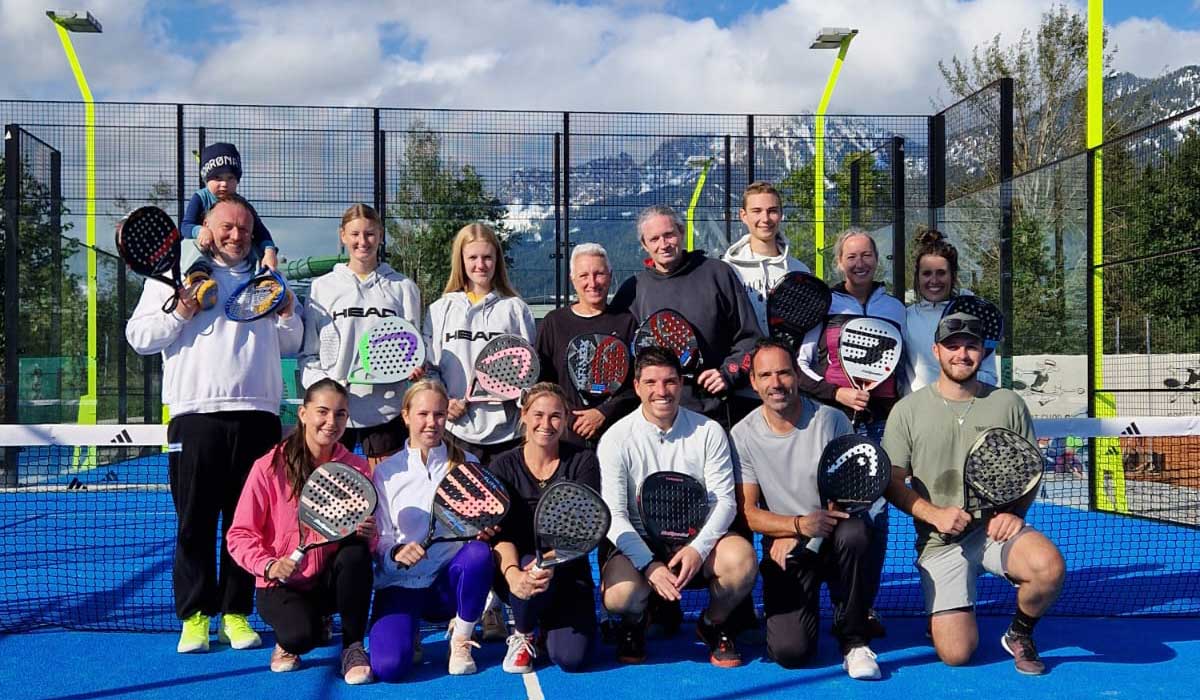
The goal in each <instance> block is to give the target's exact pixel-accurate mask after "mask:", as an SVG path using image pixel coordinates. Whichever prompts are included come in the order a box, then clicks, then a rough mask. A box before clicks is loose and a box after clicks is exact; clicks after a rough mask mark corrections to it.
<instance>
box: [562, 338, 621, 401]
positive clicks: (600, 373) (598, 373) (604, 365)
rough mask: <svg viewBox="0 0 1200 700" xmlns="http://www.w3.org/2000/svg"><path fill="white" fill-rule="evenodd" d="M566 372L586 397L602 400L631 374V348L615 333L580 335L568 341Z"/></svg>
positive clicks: (611, 393) (618, 387) (616, 389)
mask: <svg viewBox="0 0 1200 700" xmlns="http://www.w3.org/2000/svg"><path fill="white" fill-rule="evenodd" d="M567 375H568V376H570V377H571V384H572V385H574V387H575V390H576V391H578V392H579V395H580V396H582V397H583V398H584V400H585V401H587V402H588V403H589V404H591V403H599V402H601V401H603V400H604V399H606V398H608V397H610V396H612V395H613V394H615V393H617V391H618V390H619V389H620V388H621V385H622V384H624V383H625V378H626V377H628V376H629V348H628V346H626V345H625V343H623V342H621V339H620V338H618V337H617V336H615V335H603V334H600V333H591V334H584V335H577V336H575V337H574V338H571V341H570V342H569V343H567Z"/></svg>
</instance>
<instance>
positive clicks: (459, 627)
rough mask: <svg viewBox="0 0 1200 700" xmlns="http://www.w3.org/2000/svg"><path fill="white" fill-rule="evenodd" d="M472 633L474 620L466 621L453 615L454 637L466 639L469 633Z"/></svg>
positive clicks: (469, 636)
mask: <svg viewBox="0 0 1200 700" xmlns="http://www.w3.org/2000/svg"><path fill="white" fill-rule="evenodd" d="M474 633H475V621H474V620H472V621H471V622H467V621H466V620H464V619H462V618H461V617H459V616H457V615H455V616H454V636H455V637H458V638H459V639H462V638H464V637H465V638H467V639H470V638H471V635H472V634H474Z"/></svg>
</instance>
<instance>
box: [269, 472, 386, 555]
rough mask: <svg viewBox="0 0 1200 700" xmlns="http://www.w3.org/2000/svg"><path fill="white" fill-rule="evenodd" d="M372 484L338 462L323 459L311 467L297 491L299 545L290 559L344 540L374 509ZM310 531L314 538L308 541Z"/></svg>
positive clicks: (374, 496) (373, 488)
mask: <svg viewBox="0 0 1200 700" xmlns="http://www.w3.org/2000/svg"><path fill="white" fill-rule="evenodd" d="M375 502H376V495H375V486H374V485H373V484H371V479H370V478H368V477H367V476H366V475H365V474H363V473H362V472H360V471H358V470H356V469H352V468H351V467H348V466H346V465H345V464H342V463H341V462H326V463H325V464H322V465H321V466H319V467H317V468H316V469H314V470H313V473H312V474H310V475H309V476H308V479H307V480H305V482H304V488H303V489H302V490H301V491H300V504H299V506H300V507H299V514H300V525H301V527H300V546H299V547H297V548H296V551H294V552H292V554H291V557H290V558H291V560H292V561H294V562H296V563H299V562H300V560H301V559H303V558H304V553H305V552H308V551H309V550H312V549H315V548H317V547H323V546H325V545H327V544H333V543H334V542H337V541H338V540H342V539H345V538H347V537H349V536H350V535H353V534H354V532H355V531H356V530H357V529H358V526H359V525H361V524H362V523H363V521H364V520H366V519H367V516H369V515H371V513H374V512H375ZM306 532H310V533H312V534H313V535H315V536H316V537H317V538H318V539H316V540H311V541H310V540H308V538H307V537H305V533H306Z"/></svg>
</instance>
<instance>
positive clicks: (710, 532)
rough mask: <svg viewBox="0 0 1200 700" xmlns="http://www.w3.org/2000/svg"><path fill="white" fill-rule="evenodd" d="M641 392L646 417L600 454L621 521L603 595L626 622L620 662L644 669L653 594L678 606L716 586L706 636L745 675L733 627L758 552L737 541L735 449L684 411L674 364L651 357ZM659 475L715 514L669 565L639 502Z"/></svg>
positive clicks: (616, 433)
mask: <svg viewBox="0 0 1200 700" xmlns="http://www.w3.org/2000/svg"><path fill="white" fill-rule="evenodd" d="M633 382H634V383H633V386H634V391H636V392H637V395H638V398H639V399H641V407H640V408H639V409H638V410H636V411H634V412H633V413H631V414H630V415H628V416H626V417H625V418H622V419H621V420H619V421H617V422H616V423H614V424H613V426H612V427H611V428H610V429H609V430H608V432H606V433H605V434H604V437H602V438H601V439H600V446H599V450H598V457H599V460H600V486H601V492H602V495H603V497H604V501H605V502H606V503H607V504H608V507H609V509H610V510H611V511H612V526H611V528H610V529H609V531H608V539H609V541H610V542H612V543H613V544H614V545H615V551H612V552H611V554H610V556H608V558H607V560H606V561H605V562H604V565H603V569H602V572H601V586H602V596H603V601H604V607H605V608H606V609H607V610H608V611H609V612H610V613H612V614H614V615H620V616H621V618H622V625H621V630H620V635H619V638H618V641H617V659H618V660H619V661H622V662H625V663H638V662H640V661H642V660H644V659H645V657H646V643H645V630H646V622H647V619H646V615H645V612H646V607H647V604H648V602H649V598H650V595H651V593H654V594H655V595H658V596H659V597H661V598H663V599H664V600H668V601H675V600H679V599H680V597H681V595H680V594H681V592H682V591H683V590H684V589H685V588H692V587H697V586H700V585H705V584H707V586H708V589H709V595H710V602H709V606H708V609H707V610H705V612H704V614H703V615H702V616H701V618H700V621H699V623H698V624H697V631H698V632H699V633H700V636H701V637H702V638H703V639H704V641H705V642H706V643H707V644H708V646H709V650H710V657H709V660H710V661H711V662H712V663H713V664H714V665H716V666H721V667H733V666H739V665H741V663H742V659H741V656H740V655H739V654H738V652H737V649H736V648H735V646H734V643H733V638H732V635H731V634H730V633H728V632H727V631H726V629H725V622H726V619H727V617H728V615H729V613H730V611H731V610H732V609H733V608H734V606H736V605H737V604H738V602H739V601H741V600H742V599H743V598H744V597H745V596H746V595H747V594H748V593H749V592H750V590H751V588H753V586H754V579H755V576H756V575H757V573H758V567H757V562H756V560H755V554H754V548H753V547H751V545H750V543H749V542H748V541H747V540H746V539H745V538H744V537H742V536H740V535H737V534H735V533H730V532H728V530H729V525H730V523H732V522H733V518H734V516H735V515H736V514H737V502H736V500H735V499H734V492H733V461H732V458H731V456H730V452H729V441H728V440H727V439H726V437H725V431H724V430H722V428H721V426H720V425H719V424H718V423H717V422H716V421H713V420H710V419H708V418H705V417H704V416H703V415H701V414H699V413H696V412H694V411H689V410H687V409H685V408H680V406H679V397H680V389H681V385H682V383H681V379H680V369H679V361H678V359H676V357H675V355H674V354H672V353H669V352H667V351H665V350H661V349H659V348H649V349H646V350H643V351H642V352H641V353H639V354H638V357H637V360H636V361H635V363H634V380H633ZM659 471H673V472H680V473H685V474H688V475H690V476H693V477H695V478H696V479H698V480H699V481H700V483H702V484H703V485H704V487H705V489H706V490H707V491H708V500H709V504H710V511H709V516H708V521H707V522H706V523H705V524H704V527H702V528H701V529H700V532H699V533H697V534H696V536H695V538H694V539H693V540H692V541H691V543H689V544H687V545H685V546H684V547H682V548H680V549H679V550H678V551H676V552H674V553H673V555H672V556H671V557H670V559H669V560H667V561H663V559H662V558H657V557H656V555H655V553H654V552H653V551H652V550H651V548H650V546H649V545H648V544H647V543H646V540H645V536H646V533H645V530H644V528H643V527H642V523H641V519H640V518H639V517H638V510H637V500H636V499H637V491H638V487H639V486H640V485H641V483H642V481H643V480H644V479H645V478H646V477H647V476H648V475H649V474H652V473H654V472H659Z"/></svg>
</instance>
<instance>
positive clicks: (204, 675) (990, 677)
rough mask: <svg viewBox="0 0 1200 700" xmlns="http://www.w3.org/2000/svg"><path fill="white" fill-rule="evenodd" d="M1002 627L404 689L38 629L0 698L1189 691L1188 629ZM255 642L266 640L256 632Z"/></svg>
mask: <svg viewBox="0 0 1200 700" xmlns="http://www.w3.org/2000/svg"><path fill="white" fill-rule="evenodd" d="M1006 623H1007V620H1006V619H1004V618H999V617H986V618H982V619H981V624H980V630H981V636H982V640H981V643H980V649H979V651H978V652H977V653H976V657H975V659H974V660H973V662H972V663H971V664H970V665H968V666H965V667H961V668H949V667H946V666H944V665H942V664H941V662H939V661H938V660H937V657H936V656H935V655H934V652H933V648H932V647H931V646H930V645H929V643H928V640H926V639H925V637H924V623H923V621H921V620H919V619H917V618H903V619H899V618H897V619H892V620H889V621H888V637H887V638H885V639H882V640H877V641H876V642H875V644H874V648H875V650H876V651H877V652H878V653H879V665H880V667H881V669H882V671H883V679H882V680H880V681H876V682H866V681H854V680H850V679H849V678H848V677H847V676H846V674H845V672H843V671H842V668H841V659H840V657H839V656H838V654H837V650H836V645H835V644H834V643H833V640H832V639H831V638H830V637H828V636H827V635H825V636H823V637H822V639H821V644H822V648H821V652H820V654H819V658H818V659H817V661H816V663H815V664H814V665H813V667H811V668H806V669H799V670H786V669H782V668H780V667H778V666H776V665H775V664H773V663H771V662H769V661H766V660H764V659H763V658H762V656H763V650H764V648H763V647H762V646H761V645H753V644H752V645H747V646H744V649H743V653H744V654H745V656H746V658H747V661H748V663H747V665H746V666H744V667H742V668H738V669H718V668H715V667H713V666H710V665H709V664H708V662H707V660H706V659H707V657H706V655H705V650H704V648H703V646H702V645H701V644H699V643H698V642H696V641H694V640H695V637H694V636H692V630H693V628H692V626H691V625H685V626H684V628H683V630H682V631H681V632H680V634H679V635H678V636H676V637H675V638H673V639H670V640H659V639H651V640H650V643H649V653H650V657H649V658H648V659H647V662H646V663H645V664H644V665H640V666H618V665H616V664H615V663H614V662H613V661H612V647H611V646H606V645H601V646H600V648H599V651H598V655H597V656H596V657H595V661H594V663H593V665H592V667H591V670H589V671H587V672H584V673H579V674H565V673H563V672H561V671H559V670H558V669H556V668H552V667H538V669H537V673H536V675H535V676H517V675H511V674H507V673H504V672H503V671H502V670H501V669H500V662H501V660H502V658H503V655H504V644H503V642H492V643H488V644H485V645H484V646H483V648H482V649H480V650H477V651H476V652H475V659H476V661H477V662H478V664H479V673H478V674H476V675H474V676H456V677H451V676H447V675H446V661H445V660H446V644H445V642H444V641H442V640H441V638H440V637H438V636H435V635H430V636H428V637H427V638H426V642H425V663H424V664H422V665H421V666H420V667H417V668H416V669H414V672H413V674H412V675H411V677H410V679H409V680H408V681H407V682H404V683H400V684H394V685H387V684H380V683H376V684H373V685H367V686H356V687H351V686H347V685H345V683H343V682H342V680H341V679H340V678H339V677H338V675H337V673H338V670H337V666H338V663H337V649H338V647H337V646H336V645H335V646H331V647H325V648H321V649H318V650H316V651H314V652H312V653H311V654H309V655H308V656H306V657H305V658H304V662H305V663H304V667H303V668H301V669H300V670H299V671H296V672H294V673H285V674H276V673H271V672H270V671H269V670H268V668H267V662H268V660H269V658H270V650H269V648H268V647H267V646H264V648H262V649H254V650H247V651H233V650H231V649H229V648H228V647H225V646H220V645H214V646H213V647H212V651H211V652H210V653H208V654H196V655H181V654H176V653H175V635H174V634H166V633H157V634H155V633H137V634H134V633H98V632H63V631H38V632H31V633H27V634H20V635H10V636H7V637H4V638H0V697H3V698H5V700H23V699H25V698H47V699H48V698H56V699H59V700H88V699H93V698H94V699H102V698H105V699H106V698H176V699H179V698H191V699H197V700H198V699H204V700H209V699H212V700H216V699H218V698H287V699H288V700H303V699H306V698H313V699H317V698H322V699H324V698H330V699H333V698H364V699H365V698H429V699H430V700H434V699H436V700H455V699H457V698H462V699H463V700H484V699H486V698H497V699H500V698H533V699H535V700H536V699H537V698H546V699H547V700H559V699H569V700H593V699H594V700H623V699H625V698H630V699H631V700H632V699H638V700H641V699H644V698H647V697H669V698H688V699H689V700H733V699H734V698H774V697H795V698H800V697H809V698H818V697H843V698H874V699H875V700H879V699H883V698H896V699H897V700H901V699H903V700H927V699H932V698H941V697H967V698H970V697H977V698H1014V699H1017V698H1137V699H1139V700H1148V699H1149V698H1163V697H1177V698H1192V697H1195V696H1196V692H1197V688H1200V621H1198V620H1195V619H1161V620H1148V619H1139V620H1114V619H1068V618H1047V619H1046V620H1044V621H1043V622H1042V624H1041V625H1040V626H1039V628H1038V631H1037V636H1038V640H1039V645H1040V647H1041V650H1042V655H1043V658H1044V659H1045V660H1046V662H1047V665H1048V667H1049V670H1048V673H1047V674H1046V675H1044V676H1040V677H1027V676H1022V675H1020V674H1018V673H1017V672H1016V671H1015V670H1014V669H1013V665H1012V661H1011V659H1009V657H1008V655H1007V654H1006V653H1005V652H1004V651H1003V649H1001V648H1000V645H999V643H998V638H999V635H1000V633H1001V632H1002V631H1003V629H1004V626H1005V624H1006ZM266 642H267V645H269V644H270V643H271V640H270V638H269V637H267V638H266Z"/></svg>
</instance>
